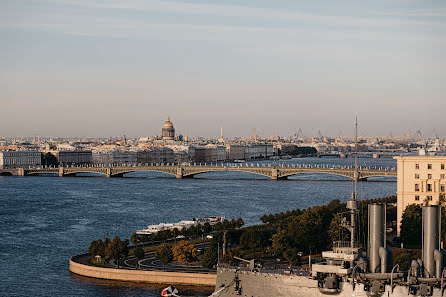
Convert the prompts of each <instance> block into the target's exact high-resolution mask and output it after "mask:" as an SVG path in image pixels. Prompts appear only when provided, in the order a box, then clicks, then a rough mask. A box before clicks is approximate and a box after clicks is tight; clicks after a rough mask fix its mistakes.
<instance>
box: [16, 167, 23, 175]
mask: <svg viewBox="0 0 446 297" xmlns="http://www.w3.org/2000/svg"><path fill="white" fill-rule="evenodd" d="M17 176H25V169H23V168H18V169H17Z"/></svg>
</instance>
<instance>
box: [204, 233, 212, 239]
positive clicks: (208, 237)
mask: <svg viewBox="0 0 446 297" xmlns="http://www.w3.org/2000/svg"><path fill="white" fill-rule="evenodd" d="M206 238H207V239H212V238H214V236H212V234H209V235H206Z"/></svg>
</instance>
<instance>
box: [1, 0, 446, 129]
mask: <svg viewBox="0 0 446 297" xmlns="http://www.w3.org/2000/svg"><path fill="white" fill-rule="evenodd" d="M445 80H446V2H445V1H429V0H427V1H421V0H420V1H418V0H376V1H363V0H355V1H345V0H338V1H332V0H326V1H297V0H292V1H280V0H277V1H264V0H256V1H253V0H251V1H241V0H238V1H236V0H224V1H222V0H220V1H213V0H207V1H180V0H175V1H163V0H125V1H122V0H121V1H117V0H89V1H81V0H0V137H2V136H3V137H5V136H6V137H14V136H32V135H34V134H36V133H38V134H39V135H40V136H42V137H44V136H46V137H55V136H61V137H72V136H80V137H99V136H100V137H108V136H119V135H123V134H125V135H127V136H129V137H132V136H135V137H147V136H152V135H154V134H159V133H161V127H162V124H163V122H164V121H165V120H166V119H167V117H169V116H170V118H171V120H172V122H173V123H174V125H175V128H176V130H177V132H178V133H182V134H183V135H188V136H192V137H196V136H203V137H218V136H219V134H220V127H221V126H223V131H224V135H225V136H226V137H235V136H248V135H250V134H251V131H252V129H253V128H256V130H257V134H259V135H262V136H264V137H269V136H271V135H272V134H273V133H274V134H275V135H282V136H288V135H290V134H291V133H293V131H294V130H295V129H296V130H299V129H302V130H303V132H304V133H305V135H307V136H314V135H317V134H318V132H319V131H321V134H322V135H324V136H325V135H327V136H337V135H339V134H342V135H352V134H353V131H354V126H353V124H354V119H355V116H358V122H359V130H360V134H362V135H376V136H380V135H381V136H384V135H389V133H392V134H393V135H403V134H406V133H408V132H409V131H411V132H412V134H414V133H415V132H416V131H417V130H421V132H422V134H423V135H426V136H428V135H431V134H433V133H438V135H439V136H440V137H445V136H446V118H445V111H446V81H445Z"/></svg>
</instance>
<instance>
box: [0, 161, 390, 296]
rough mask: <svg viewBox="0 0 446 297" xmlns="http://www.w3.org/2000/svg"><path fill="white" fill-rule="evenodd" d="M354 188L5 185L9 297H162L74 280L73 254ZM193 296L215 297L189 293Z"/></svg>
mask: <svg viewBox="0 0 446 297" xmlns="http://www.w3.org/2000/svg"><path fill="white" fill-rule="evenodd" d="M285 163H290V164H296V163H301V164H335V165H341V166H351V165H352V159H334V158H333V159H332V158H321V159H317V158H303V159H293V160H287V161H285ZM359 164H360V165H362V166H378V167H396V162H395V160H393V159H391V158H382V159H371V158H364V159H359ZM352 188H353V185H352V182H351V181H349V180H348V179H346V178H343V177H338V176H334V175H323V174H302V175H297V176H293V177H290V180H280V181H271V180H269V179H267V178H265V177H261V176H256V175H253V174H249V173H240V172H215V173H206V174H200V175H197V176H196V178H194V179H183V180H177V179H175V178H172V177H170V176H168V175H164V174H160V173H150V172H147V173H146V172H138V173H131V174H128V175H126V177H124V178H108V179H107V178H104V177H98V176H92V175H89V176H88V175H87V176H82V177H64V178H59V177H54V176H44V177H43V176H41V177H31V176H30V177H7V176H0V226H1V228H0V236H1V240H0V259H1V261H0V292H1V293H0V295H1V296H160V292H161V289H162V288H163V287H164V286H152V285H141V284H129V283H119V282H109V281H98V280H92V279H88V278H83V277H79V276H76V275H73V274H71V273H70V272H69V270H68V259H69V257H70V256H71V255H74V254H80V253H83V252H86V250H87V248H88V245H89V243H90V241H91V240H93V239H98V238H103V237H104V236H105V235H108V236H109V237H110V238H113V237H114V236H116V235H119V236H120V237H121V238H129V237H130V236H131V234H132V233H134V231H135V230H136V229H140V228H142V227H144V226H147V225H149V224H157V223H160V222H176V221H179V220H182V219H191V218H194V217H195V218H198V217H205V216H212V215H215V216H225V217H226V218H228V219H231V218H238V217H242V218H243V219H244V220H245V223H246V224H249V225H252V224H256V223H260V217H261V216H262V215H263V214H265V213H276V212H280V211H286V210H291V209H295V208H306V207H310V206H314V205H319V204H324V203H327V202H329V201H330V200H332V199H335V198H338V199H341V200H343V201H345V200H346V199H348V197H349V192H351V191H352ZM395 193H396V179H395V178H374V179H373V181H370V182H362V183H360V185H359V197H360V199H364V198H376V197H383V196H388V195H394V194H395ZM180 290H182V291H181V292H180V293H182V295H183V296H184V295H187V296H207V295H208V294H207V293H209V292H202V291H200V290H198V289H194V288H180Z"/></svg>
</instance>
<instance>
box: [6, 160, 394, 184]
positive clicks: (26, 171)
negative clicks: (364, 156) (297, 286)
mask: <svg viewBox="0 0 446 297" xmlns="http://www.w3.org/2000/svg"><path fill="white" fill-rule="evenodd" d="M136 171H155V172H162V173H167V174H170V175H173V176H175V177H176V178H178V179H182V178H190V177H193V176H194V175H196V174H200V173H206V172H214V171H238V172H249V173H253V174H258V175H263V176H267V177H269V178H271V179H272V180H278V179H286V178H287V177H288V176H291V175H296V174H303V173H325V174H334V175H340V176H344V177H348V178H351V179H354V177H355V176H354V175H355V170H354V169H353V168H352V167H351V166H339V165H337V166H336V165H335V166H334V165H320V164H319V165H310V164H281V165H280V166H273V165H272V164H258V163H257V164H255V163H243V164H233V163H221V164H220V163H218V164H215V163H214V164H191V165H177V164H152V165H146V166H144V165H137V164H134V165H133V166H130V165H127V166H123V165H117V166H97V165H90V166H83V167H82V166H78V167H56V168H16V169H3V170H0V174H3V175H5V174H8V175H16V176H25V175H39V174H49V173H52V174H58V175H59V176H76V174H77V173H87V172H89V173H99V174H103V175H105V176H107V177H122V176H123V175H124V174H126V173H130V172H136ZM377 176H396V170H395V168H389V167H378V168H376V167H375V168H371V167H360V168H359V170H358V176H357V179H358V180H367V178H370V177H377Z"/></svg>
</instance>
